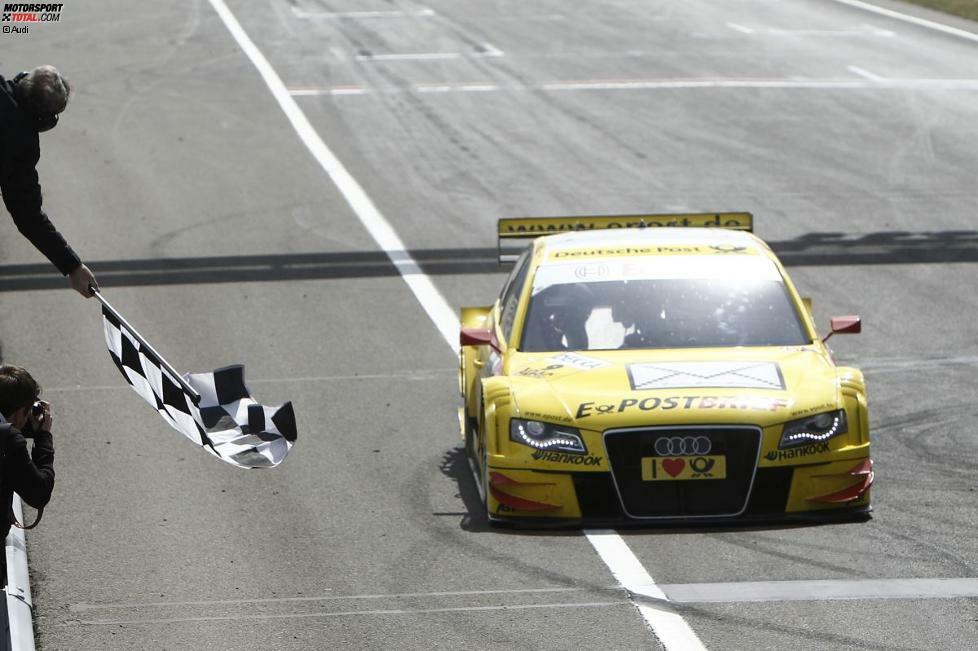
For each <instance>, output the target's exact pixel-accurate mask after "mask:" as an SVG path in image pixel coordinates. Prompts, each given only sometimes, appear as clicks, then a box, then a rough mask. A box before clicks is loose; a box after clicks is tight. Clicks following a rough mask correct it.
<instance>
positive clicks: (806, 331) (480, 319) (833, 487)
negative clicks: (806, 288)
mask: <svg viewBox="0 0 978 651" xmlns="http://www.w3.org/2000/svg"><path fill="white" fill-rule="evenodd" d="M752 226H753V218H752V216H751V215H750V214H748V213H712V214H695V215H693V214H691V215H625V216H602V217H550V218H546V217H544V218H525V219H522V218H521V219H503V220H500V221H499V238H500V260H501V261H510V260H513V259H514V258H515V262H516V264H515V266H514V268H513V270H512V273H511V274H510V275H509V278H508V280H507V281H506V284H505V285H504V287H503V290H502V293H501V294H500V296H499V299H498V300H497V301H496V302H495V304H494V305H492V306H488V307H467V308H462V315H461V317H462V318H461V321H462V323H461V325H462V329H461V352H460V369H459V381H460V388H461V392H462V398H463V400H464V404H463V406H462V407H461V408H460V409H459V421H460V425H461V433H462V437H463V439H464V440H465V448H466V452H467V455H468V457H469V461H470V465H471V467H472V470H473V472H474V474H475V477H476V481H477V482H478V484H479V487H480V493H481V495H482V497H483V499H484V501H485V508H486V511H487V513H488V516H489V518H490V520H491V521H515V522H522V523H532V524H534V525H537V524H545V523H555V524H562V523H564V524H575V523H577V524H594V523H605V522H607V523H615V524H620V523H626V522H632V523H646V524H649V523H658V522H669V523H676V522H690V521H730V520H737V521H740V520H748V519H763V520H770V519H782V518H789V517H797V516H801V517H804V518H806V519H807V518H824V517H826V516H830V517H840V516H842V517H846V518H853V517H856V518H865V517H867V516H868V514H869V512H870V486H871V485H872V483H873V462H872V460H871V459H870V456H869V426H868V417H867V408H866V388H865V384H864V381H863V375H862V373H861V372H860V371H859V370H858V369H855V368H850V367H841V366H836V364H835V362H834V361H833V358H832V355H831V353H830V351H829V350H828V348H827V347H826V345H825V340H826V339H828V337H829V336H831V335H832V334H834V333H846V332H859V330H860V320H859V317H856V316H845V317H835V318H833V319H832V321H831V330H830V332H829V334H828V335H826V336H825V338H822V337H820V336H819V335H818V333H817V331H816V328H815V324H814V321H813V318H812V313H811V303H810V301H809V300H808V299H804V298H802V297H801V296H799V294H798V292H797V290H796V289H795V287H794V285H793V284H792V283H791V280H789V278H788V276H787V274H786V273H785V270H784V268H783V267H782V265H781V263H780V262H779V261H778V259H777V257H776V256H775V255H774V253H773V252H772V251H771V249H770V248H769V247H768V246H767V245H766V244H765V243H764V242H763V241H761V240H760V239H759V238H757V237H756V236H754V235H753V234H752V233H751V231H752ZM522 238H533V242H532V244H530V245H529V247H526V248H525V250H523V252H522V254H521V255H518V256H515V255H510V253H509V252H508V250H506V249H507V247H508V246H509V244H510V243H511V242H514V241H517V240H519V239H522Z"/></svg>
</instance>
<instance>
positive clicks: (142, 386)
mask: <svg viewBox="0 0 978 651" xmlns="http://www.w3.org/2000/svg"><path fill="white" fill-rule="evenodd" d="M95 295H96V296H97V297H98V298H99V300H100V301H101V302H102V317H103V321H104V325H105V343H106V346H108V349H109V354H110V355H111V356H112V361H113V362H115V365H116V366H117V367H118V368H119V372H120V373H122V377H124V378H126V381H127V382H128V383H129V384H130V385H131V386H132V388H133V389H134V390H135V391H136V393H138V394H139V395H140V396H142V398H143V400H145V401H146V402H148V403H149V404H150V405H151V406H152V407H153V408H155V409H156V411H157V412H159V414H160V416H162V417H163V420H165V421H166V422H167V423H168V424H169V425H170V427H172V428H173V429H175V430H177V431H178V432H180V433H182V434H183V435H184V436H186V437H187V438H188V439H190V440H191V441H193V442H194V443H196V444H197V445H200V446H203V448H204V449H205V450H207V451H208V452H210V453H211V454H213V455H214V456H216V457H218V458H219V459H221V460H222V461H226V462H227V463H230V464H231V465H233V466H238V467H239V468H272V467H275V466H277V465H278V464H280V463H281V462H282V460H283V459H284V458H285V455H287V454H288V453H289V450H291V449H292V445H293V444H294V443H295V440H296V429H295V415H294V413H293V412H292V403H291V402H287V403H285V404H284V405H281V406H278V407H265V406H264V405H261V404H259V403H258V402H257V401H255V400H254V399H253V398H252V397H251V393H250V392H249V391H248V387H246V386H245V383H244V366H241V365H240V364H239V365H235V366H225V367H224V368H219V369H217V370H216V371H214V372H212V373H187V374H184V375H182V376H181V375H178V374H177V372H176V371H174V370H173V367H172V366H170V365H169V364H168V363H167V362H166V360H164V359H163V358H162V357H160V355H159V353H157V352H156V351H155V350H154V349H153V347H152V346H150V345H149V343H148V342H146V340H145V339H143V338H142V336H140V335H139V333H138V332H136V331H135V330H134V329H132V327H131V326H130V325H129V324H128V323H127V322H126V321H125V320H124V319H123V318H122V317H121V316H120V315H119V313H118V312H116V311H115V310H114V309H113V308H112V306H111V305H109V304H108V302H106V301H105V299H104V298H102V296H101V294H99V293H98V292H96V294H95Z"/></svg>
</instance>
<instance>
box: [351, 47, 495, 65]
mask: <svg viewBox="0 0 978 651" xmlns="http://www.w3.org/2000/svg"><path fill="white" fill-rule="evenodd" d="M466 56H471V57H475V58H481V57H501V56H504V53H503V51H502V50H500V49H499V48H497V47H494V46H493V45H491V44H489V43H483V44H481V45H479V46H477V47H475V48H473V51H472V52H471V53H469V54H466V53H463V52H413V53H411V52H408V53H399V54H398V53H390V54H373V53H370V54H358V55H356V57H354V58H355V59H356V60H357V61H440V60H449V59H461V58H463V57H466Z"/></svg>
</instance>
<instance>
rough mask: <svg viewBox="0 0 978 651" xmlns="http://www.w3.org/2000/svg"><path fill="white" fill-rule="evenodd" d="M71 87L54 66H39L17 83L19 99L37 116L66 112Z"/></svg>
mask: <svg viewBox="0 0 978 651" xmlns="http://www.w3.org/2000/svg"><path fill="white" fill-rule="evenodd" d="M70 96H71V85H69V84H68V80H67V79H65V78H64V77H63V76H62V75H61V73H60V72H58V69H57V68H55V67H54V66H38V67H36V68H34V69H33V70H31V71H30V72H29V73H27V76H26V77H24V78H23V79H21V80H20V81H19V82H18V83H17V99H18V101H20V102H21V103H22V104H24V107H25V108H27V109H28V110H29V111H30V112H32V113H34V114H35V115H53V114H56V113H60V112H61V111H63V110H65V107H66V106H67V105H68V98H69V97H70Z"/></svg>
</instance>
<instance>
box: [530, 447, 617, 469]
mask: <svg viewBox="0 0 978 651" xmlns="http://www.w3.org/2000/svg"><path fill="white" fill-rule="evenodd" d="M533 458H534V459H536V460H537V461H551V462H553V463H567V464H571V465H575V466H600V465H601V462H602V461H603V460H604V457H592V456H585V455H581V454H567V453H566V452H551V451H549V450H537V451H536V452H534V453H533Z"/></svg>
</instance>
